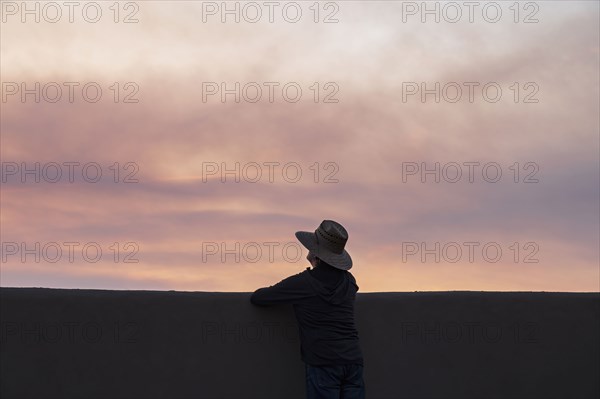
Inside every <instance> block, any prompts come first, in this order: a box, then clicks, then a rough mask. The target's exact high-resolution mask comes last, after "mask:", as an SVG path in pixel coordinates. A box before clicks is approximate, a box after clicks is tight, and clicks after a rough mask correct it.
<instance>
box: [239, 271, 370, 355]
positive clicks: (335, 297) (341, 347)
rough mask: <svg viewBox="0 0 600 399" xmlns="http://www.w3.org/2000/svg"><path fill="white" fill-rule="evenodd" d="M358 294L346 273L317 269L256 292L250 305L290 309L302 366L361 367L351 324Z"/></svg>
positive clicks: (356, 341)
mask: <svg viewBox="0 0 600 399" xmlns="http://www.w3.org/2000/svg"><path fill="white" fill-rule="evenodd" d="M357 291H358V285H357V284H356V279H355V278H354V276H353V275H352V274H351V273H350V272H349V271H345V270H339V269H335V268H333V267H330V266H317V267H315V268H314V269H310V268H307V269H306V270H304V271H303V272H301V273H298V274H295V275H293V276H290V277H287V278H286V279H284V280H281V281H280V282H279V283H277V284H275V285H272V286H270V287H265V288H259V289H258V290H256V291H255V292H254V293H253V294H252V296H251V298H250V301H251V302H252V303H253V304H255V305H259V306H269V305H279V304H290V303H291V304H292V305H293V308H294V313H295V315H296V319H297V321H298V327H299V332H300V352H301V358H302V361H303V362H305V363H307V364H310V365H313V366H323V365H340V364H363V356H362V351H361V348H360V342H359V337H358V331H357V330H356V326H355V323H354V301H355V299H356V292H357Z"/></svg>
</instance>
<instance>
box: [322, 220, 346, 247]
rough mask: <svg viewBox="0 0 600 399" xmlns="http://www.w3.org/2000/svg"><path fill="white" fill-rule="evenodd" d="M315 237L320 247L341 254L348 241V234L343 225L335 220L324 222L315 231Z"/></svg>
mask: <svg viewBox="0 0 600 399" xmlns="http://www.w3.org/2000/svg"><path fill="white" fill-rule="evenodd" d="M315 235H316V236H317V240H318V242H319V245H320V246H323V247H325V248H327V249H329V250H330V251H331V252H333V253H336V254H341V253H343V252H344V247H345V246H346V242H347V241H348V232H347V231H346V229H345V228H344V226H342V225H341V224H339V223H337V222H334V221H333V220H323V221H322V222H321V224H320V225H319V227H318V228H317V229H316V230H315Z"/></svg>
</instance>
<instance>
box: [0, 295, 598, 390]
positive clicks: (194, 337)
mask: <svg viewBox="0 0 600 399" xmlns="http://www.w3.org/2000/svg"><path fill="white" fill-rule="evenodd" d="M249 297H250V294H249V293H210V292H175V291H168V292H161V291H106V290H62V289H44V288H1V289H0V311H1V313H0V342H1V351H0V353H1V355H0V396H1V397H2V398H5V399H9V398H61V399H65V398H86V399H90V398H102V399H106V398H144V399H146V398H211V399H212V398H244V399H252V398H256V399H271V398H272V399H295V398H298V399H300V398H303V397H304V393H305V391H304V378H305V375H304V365H303V363H302V362H301V360H300V348H299V345H300V342H299V338H298V329H297V326H296V321H295V319H294V315H293V310H292V307H291V306H290V305H283V306H280V307H272V308H259V307H255V306H253V305H252V304H250V302H249ZM356 317H357V327H358V331H359V335H360V338H361V342H362V347H363V352H364V355H365V375H364V378H365V383H366V392H367V398H369V399H380V398H381V399H383V398H393V399H397V398H411V399H412V398H415V399H416V398H423V399H424V398H427V399H431V398H457V399H458V398H460V399H463V398H473V399H475V398H476V399H482V398H486V399H487V398H519V399H524V398H531V399H533V398H536V399H549V398H560V399H566V398H569V399H572V398H590V399H592V398H593V399H597V398H598V397H599V396H600V389H599V384H600V382H599V381H600V380H599V379H598V377H599V376H600V351H599V342H600V339H599V337H600V330H599V319H600V294H598V293H543V292H476V291H452V292H407V293H405V292H395V293H362V294H361V293H359V294H358V298H357V302H356Z"/></svg>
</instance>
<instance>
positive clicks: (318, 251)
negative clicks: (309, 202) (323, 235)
mask: <svg viewBox="0 0 600 399" xmlns="http://www.w3.org/2000/svg"><path fill="white" fill-rule="evenodd" d="M296 238H297V239H298V241H300V243H301V244H302V245H304V247H305V248H306V249H308V250H309V251H310V252H312V253H313V254H315V255H316V256H317V257H318V258H319V259H323V260H324V261H325V262H327V263H329V264H330V265H331V266H333V267H335V268H336V269H340V270H350V268H352V258H351V257H350V254H349V253H348V251H346V250H345V249H344V252H342V253H341V254H336V253H334V252H331V251H329V250H327V249H326V248H323V247H320V246H319V243H318V241H317V236H316V234H315V233H314V232H311V231H297V232H296Z"/></svg>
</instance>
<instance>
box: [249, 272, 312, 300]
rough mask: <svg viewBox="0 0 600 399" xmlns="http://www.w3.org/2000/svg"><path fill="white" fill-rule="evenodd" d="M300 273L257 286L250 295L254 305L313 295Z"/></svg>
mask: <svg viewBox="0 0 600 399" xmlns="http://www.w3.org/2000/svg"><path fill="white" fill-rule="evenodd" d="M313 295H314V292H313V291H312V290H311V289H310V287H309V286H308V284H307V281H306V279H305V276H304V275H302V273H298V274H295V275H293V276H290V277H288V278H286V279H283V280H281V281H280V282H279V283H277V284H275V285H272V286H270V287H265V288H259V289H257V290H256V291H254V293H253V294H252V296H251V297H250V302H252V304H254V305H259V306H268V305H279V304H283V303H293V302H295V301H297V300H299V299H302V298H308V297H310V296H313Z"/></svg>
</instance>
